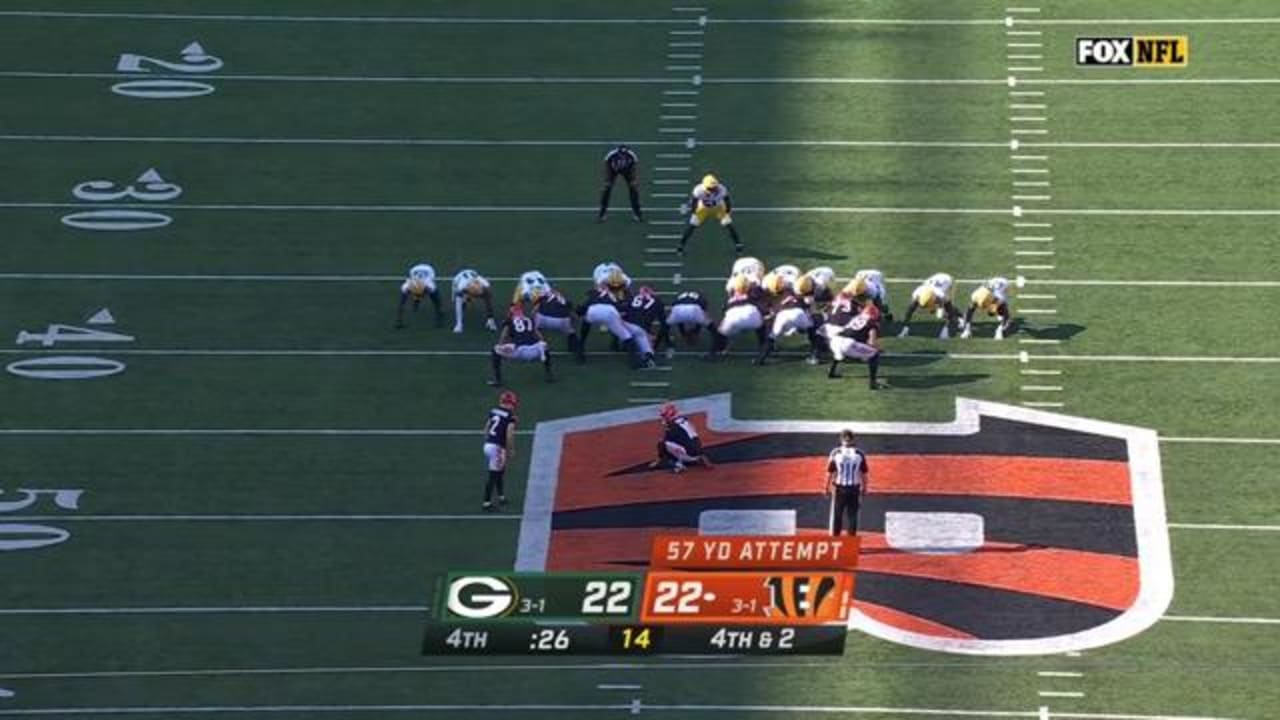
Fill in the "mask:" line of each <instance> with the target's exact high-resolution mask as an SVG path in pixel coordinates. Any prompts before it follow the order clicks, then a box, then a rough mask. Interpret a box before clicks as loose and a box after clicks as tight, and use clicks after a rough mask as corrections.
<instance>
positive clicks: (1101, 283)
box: [0, 220, 1280, 297]
mask: <svg viewBox="0 0 1280 720" xmlns="http://www.w3.org/2000/svg"><path fill="white" fill-rule="evenodd" d="M657 222H659V221H650V223H651V224H656V223H657ZM671 222H672V223H673V224H676V225H683V224H684V223H683V222H681V221H678V220H675V221H671ZM1017 224H1019V225H1023V226H1035V227H1042V226H1048V225H1049V224H1048V223H1017ZM664 237H668V236H664ZM669 237H672V239H675V238H678V237H679V235H674V236H669ZM1048 240H1049V238H1046V239H1045V241H1048ZM489 279H490V280H493V281H496V282H515V281H516V280H518V279H519V278H518V277H516V276H492V275H491V276H489ZM632 279H633V280H636V281H641V282H661V281H663V280H664V279H670V278H665V277H657V276H653V277H635V278H632ZM845 279H846V280H847V278H845ZM0 280H54V281H61V280H101V281H121V282H262V283H275V282H283V283H292V282H321V283H326V282H377V283H386V282H400V281H402V280H404V276H402V275H289V274H267V275H257V274H250V275H242V274H226V275H220V274H181V273H174V274H155V273H42V272H40V273H21V272H17V273H14V272H11V273H0ZM557 280H559V281H561V282H591V278H590V277H587V276H567V277H560V278H557ZM684 280H685V282H706V283H723V282H724V278H723V277H702V276H695V277H687V278H685V279H684ZM923 281H924V278H898V277H890V278H885V282H887V283H889V284H892V285H919V284H920V283H921V282H923ZM983 281H984V280H983V279H982V278H961V279H959V280H958V281H957V282H960V283H966V284H967V283H981V282H983ZM1027 285H1028V286H1031V285H1046V286H1048V285H1063V286H1081V287H1170V288H1179V287H1213V288H1241V289H1266V288H1280V280H1136V279H1133V280H1106V279H1076V280H1069V279H1035V278H1028V279H1027ZM1023 297H1026V296H1023Z"/></svg>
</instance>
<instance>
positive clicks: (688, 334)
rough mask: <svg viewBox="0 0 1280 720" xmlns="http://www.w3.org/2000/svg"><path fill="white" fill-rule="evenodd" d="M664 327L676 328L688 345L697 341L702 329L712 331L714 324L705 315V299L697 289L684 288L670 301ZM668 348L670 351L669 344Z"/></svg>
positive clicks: (713, 330)
mask: <svg viewBox="0 0 1280 720" xmlns="http://www.w3.org/2000/svg"><path fill="white" fill-rule="evenodd" d="M666 327H667V328H672V327H674V328H676V330H678V331H679V332H680V335H681V337H683V338H684V340H685V342H686V343H688V344H690V345H692V344H694V343H695V342H697V341H698V335H699V334H700V333H701V332H702V331H703V330H709V331H711V332H712V333H714V332H715V325H714V324H712V322H711V318H709V317H708V316H707V299H706V298H705V297H703V295H702V293H700V292H698V291H697V290H686V291H684V292H682V293H680V294H679V295H676V298H675V300H672V301H671V309H670V310H668V311H667V323H666ZM668 342H670V338H668ZM668 348H669V349H668V352H670V346H668Z"/></svg>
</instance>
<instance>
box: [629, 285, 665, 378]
mask: <svg viewBox="0 0 1280 720" xmlns="http://www.w3.org/2000/svg"><path fill="white" fill-rule="evenodd" d="M622 321H623V322H625V323H626V324H627V329H628V330H630V331H631V337H632V338H634V339H635V341H636V350H637V351H638V352H639V353H640V363H641V365H642V366H643V367H646V368H651V367H655V366H656V365H657V363H656V362H654V359H653V353H654V351H655V350H657V349H659V347H658V343H659V342H667V341H669V338H668V337H667V313H666V308H665V307H664V306H663V304H662V299H661V298H659V297H658V296H657V295H656V294H655V293H654V292H653V288H650V287H648V286H645V287H641V288H640V289H639V290H637V291H636V294H635V297H633V298H631V301H630V302H629V303H627V306H626V308H624V309H623V311H622Z"/></svg>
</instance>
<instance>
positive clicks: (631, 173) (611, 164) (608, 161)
mask: <svg viewBox="0 0 1280 720" xmlns="http://www.w3.org/2000/svg"><path fill="white" fill-rule="evenodd" d="M619 176H621V177H622V179H623V180H626V181H627V192H628V193H630V195H631V219H632V220H635V221H636V222H644V215H643V214H642V213H641V212H640V156H638V155H636V152H635V151H634V150H632V149H631V148H629V147H627V146H626V145H618V146H616V147H614V148H613V149H612V150H610V151H609V152H607V153H605V156H604V188H603V189H601V190H600V214H599V215H598V216H597V217H596V222H604V218H605V216H606V215H608V214H609V195H610V194H612V193H613V183H614V182H616V181H617V179H618V177H619Z"/></svg>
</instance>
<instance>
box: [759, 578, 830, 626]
mask: <svg viewBox="0 0 1280 720" xmlns="http://www.w3.org/2000/svg"><path fill="white" fill-rule="evenodd" d="M815 580H816V582H815ZM764 584H765V587H767V588H769V604H770V616H774V615H775V614H776V616H778V617H782V618H810V617H818V618H821V617H834V618H838V617H840V594H839V593H838V592H836V587H837V586H838V583H837V581H836V579H835V578H834V577H832V576H830V575H821V576H816V577H815V576H804V575H774V576H773V577H770V578H769V579H768V580H765V582H764Z"/></svg>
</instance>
